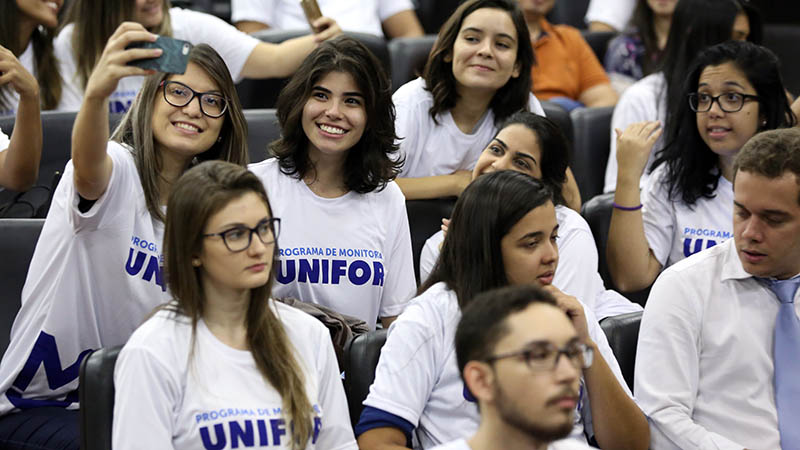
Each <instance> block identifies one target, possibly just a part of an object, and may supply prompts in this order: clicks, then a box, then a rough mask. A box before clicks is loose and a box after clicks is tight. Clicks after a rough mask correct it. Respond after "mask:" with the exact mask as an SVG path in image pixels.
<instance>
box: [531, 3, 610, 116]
mask: <svg viewBox="0 0 800 450" xmlns="http://www.w3.org/2000/svg"><path fill="white" fill-rule="evenodd" d="M532 44H533V49H534V53H535V54H536V65H534V66H533V70H532V71H531V79H532V81H533V87H532V88H531V90H532V91H533V93H534V95H536V97H537V98H538V99H540V100H548V99H550V98H553V97H568V98H571V99H573V100H578V97H580V95H581V93H582V92H583V91H585V90H587V89H589V88H590V87H593V86H596V85H598V84H603V83H608V82H609V80H608V75H606V72H605V70H604V69H603V66H602V65H601V64H600V61H598V60H597V56H595V54H594V51H592V48H591V47H589V44H587V43H586V40H585V39H583V36H581V32H580V31H578V29H577V28H574V27H571V26H569V25H552V24H550V23H549V22H548V21H546V20H544V19H542V35H541V36H539V39H538V40H536V41H535V42H532Z"/></svg>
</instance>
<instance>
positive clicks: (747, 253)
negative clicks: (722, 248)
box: [739, 249, 767, 264]
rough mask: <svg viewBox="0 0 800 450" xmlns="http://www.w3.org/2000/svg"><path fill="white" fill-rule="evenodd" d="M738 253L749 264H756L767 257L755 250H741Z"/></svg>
mask: <svg viewBox="0 0 800 450" xmlns="http://www.w3.org/2000/svg"><path fill="white" fill-rule="evenodd" d="M739 253H740V254H741V255H742V257H743V258H744V259H745V261H747V262H749V263H750V264H758V263H760V262H761V261H763V260H764V259H765V258H766V257H767V255H765V254H764V253H760V252H757V251H755V250H747V249H742V250H739Z"/></svg>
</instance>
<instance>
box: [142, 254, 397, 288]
mask: <svg viewBox="0 0 800 450" xmlns="http://www.w3.org/2000/svg"><path fill="white" fill-rule="evenodd" d="M130 259H131V258H130V257H129V258H128V260H129V261H130ZM137 264H138V266H137ZM141 265H142V262H141V261H134V263H133V265H132V267H131V268H130V269H129V270H128V273H131V274H132V272H138V271H139V270H141V267H139V266H141ZM320 275H321V276H320ZM275 278H276V280H277V281H278V282H279V283H281V284H289V283H293V282H295V281H296V282H298V283H311V284H340V283H341V282H343V280H346V281H348V282H349V283H350V284H352V285H355V286H363V285H365V284H367V283H370V282H371V284H372V285H373V286H383V283H384V268H383V263H381V262H380V261H372V263H371V264H370V263H369V262H367V261H364V260H362V259H356V260H353V261H347V260H344V259H333V260H328V259H318V258H314V259H304V258H298V259H284V260H281V263H280V265H279V266H278V273H277V276H276V277H275Z"/></svg>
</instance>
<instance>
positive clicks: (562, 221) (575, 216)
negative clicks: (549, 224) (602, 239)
mask: <svg viewBox="0 0 800 450" xmlns="http://www.w3.org/2000/svg"><path fill="white" fill-rule="evenodd" d="M556 220H557V221H558V232H559V234H562V233H566V232H567V231H574V230H586V231H589V232H591V229H590V228H589V224H588V223H587V222H586V219H584V218H583V216H581V215H580V214H579V213H578V212H577V211H575V210H574V209H572V208H570V207H568V206H564V205H557V206H556Z"/></svg>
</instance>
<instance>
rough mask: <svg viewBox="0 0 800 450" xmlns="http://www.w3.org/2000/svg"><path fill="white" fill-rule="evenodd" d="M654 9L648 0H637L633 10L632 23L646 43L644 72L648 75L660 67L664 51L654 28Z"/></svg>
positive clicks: (644, 43)
mask: <svg viewBox="0 0 800 450" xmlns="http://www.w3.org/2000/svg"><path fill="white" fill-rule="evenodd" d="M653 20H654V15H653V10H652V8H650V5H649V4H648V3H647V0H639V1H638V2H636V9H634V11H633V17H632V18H631V25H633V27H634V28H635V29H636V30H637V31H638V34H639V37H640V38H641V39H642V44H643V45H644V55H642V60H641V64H642V74H643V75H645V76H647V75H650V74H651V73H653V72H655V71H656V69H657V68H658V67H659V63H660V62H661V58H663V57H664V51H663V50H662V49H660V48H658V37H656V31H655V28H653Z"/></svg>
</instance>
